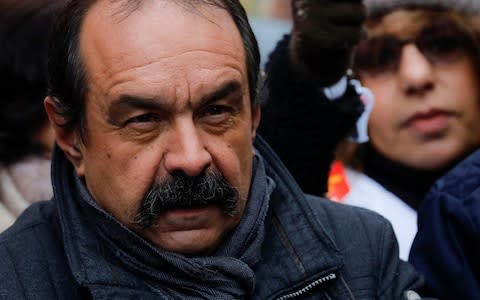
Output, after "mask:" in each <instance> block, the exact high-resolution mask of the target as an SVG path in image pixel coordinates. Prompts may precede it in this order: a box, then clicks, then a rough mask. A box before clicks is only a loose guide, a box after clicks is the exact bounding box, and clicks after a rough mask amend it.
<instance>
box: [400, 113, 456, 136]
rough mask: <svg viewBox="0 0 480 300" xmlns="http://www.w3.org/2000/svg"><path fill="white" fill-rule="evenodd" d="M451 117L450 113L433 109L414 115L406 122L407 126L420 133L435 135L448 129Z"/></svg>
mask: <svg viewBox="0 0 480 300" xmlns="http://www.w3.org/2000/svg"><path fill="white" fill-rule="evenodd" d="M451 116H452V114H451V113H450V112H447V111H444V110H438V109H432V110H429V111H426V112H419V113H416V114H414V115H413V116H412V117H410V118H409V119H408V120H407V121H406V122H405V125H406V127H407V128H410V129H412V130H414V131H415V132H418V133H422V134H435V133H440V132H442V131H444V130H445V129H446V128H447V127H448V121H449V119H450V117H451Z"/></svg>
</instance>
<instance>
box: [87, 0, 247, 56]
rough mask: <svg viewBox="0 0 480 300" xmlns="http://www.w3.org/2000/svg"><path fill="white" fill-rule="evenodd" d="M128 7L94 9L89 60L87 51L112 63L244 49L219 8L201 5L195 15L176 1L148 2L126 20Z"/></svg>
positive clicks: (110, 4) (105, 4) (104, 0)
mask: <svg viewBox="0 0 480 300" xmlns="http://www.w3.org/2000/svg"><path fill="white" fill-rule="evenodd" d="M125 1H126V0H125ZM122 5H125V2H124V1H112V0H100V1H98V2H97V3H95V4H94V5H93V6H92V7H91V9H90V10H89V12H88V13H87V15H86V16H85V20H84V22H83V24H82V30H81V34H80V49H81V52H82V53H83V54H84V55H85V54H86V53H87V52H88V51H85V50H86V48H90V50H92V49H94V50H95V52H98V53H97V55H98V56H102V55H104V57H98V58H97V59H99V60H100V59H101V60H108V59H110V58H112V57H117V59H122V58H126V57H128V56H131V55H135V56H138V57H141V56H142V53H145V57H146V56H147V54H146V52H149V54H152V53H155V54H158V55H159V56H162V55H165V56H168V55H169V54H170V53H178V52H181V51H183V50H185V51H188V50H191V49H194V48H197V50H200V51H203V50H206V51H208V50H209V49H212V48H216V49H223V50H221V51H231V50H232V47H237V48H238V46H239V45H243V43H242V41H241V36H240V33H239V32H238V29H237V27H236V26H235V23H234V22H233V19H232V18H231V16H230V15H229V14H228V12H227V11H226V10H225V9H221V8H219V7H217V6H212V5H197V7H196V8H195V10H194V11H192V10H191V9H189V7H185V6H184V5H179V4H177V2H176V1H163V0H160V1H150V0H146V1H142V4H139V6H137V7H136V8H135V10H133V11H130V12H129V13H128V14H126V11H125V10H123V11H122ZM123 9H124V8H123ZM130 9H131V8H130ZM235 33H236V34H235ZM100 52H101V53H100ZM235 52H240V53H241V52H243V51H242V49H235ZM89 53H92V51H89ZM237 55H238V54H237ZM93 59H95V58H93ZM99 62H100V61H99ZM115 63H118V62H115Z"/></svg>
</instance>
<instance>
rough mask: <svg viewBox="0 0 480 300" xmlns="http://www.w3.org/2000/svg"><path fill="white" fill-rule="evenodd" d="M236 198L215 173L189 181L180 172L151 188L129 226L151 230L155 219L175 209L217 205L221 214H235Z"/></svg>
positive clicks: (203, 174)
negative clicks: (135, 225) (132, 224)
mask: <svg viewBox="0 0 480 300" xmlns="http://www.w3.org/2000/svg"><path fill="white" fill-rule="evenodd" d="M238 200H239V194H238V191H237V189H236V188H235V187H233V186H232V185H231V184H230V183H229V182H228V181H227V180H226V179H225V177H224V176H223V175H222V174H221V173H219V172H204V173H202V174H200V175H198V176H195V177H190V176H188V175H186V174H185V173H183V172H177V173H175V174H173V176H172V178H171V179H169V180H168V181H165V182H162V183H157V184H154V185H153V186H152V187H151V188H150V189H149V191H148V192H147V193H146V195H145V197H144V198H143V200H142V204H141V206H140V208H139V210H138V212H137V214H136V215H135V218H134V220H133V222H134V223H135V224H137V225H139V226H140V227H142V228H149V227H152V226H153V224H154V221H155V218H157V217H158V215H159V214H160V213H162V212H164V211H167V210H169V209H175V208H177V209H178V208H193V207H199V206H205V205H211V204H214V205H218V206H220V207H221V208H222V210H223V213H224V214H226V215H230V216H233V215H235V214H236V213H237V210H236V209H237V202H238Z"/></svg>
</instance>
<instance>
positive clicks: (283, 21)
mask: <svg viewBox="0 0 480 300" xmlns="http://www.w3.org/2000/svg"><path fill="white" fill-rule="evenodd" d="M240 2H242V4H243V5H244V7H245V9H246V10H247V13H248V16H249V20H250V24H251V25H252V28H253V31H254V32H255V35H256V37H257V40H258V44H259V46H260V53H261V56H262V61H261V62H262V66H263V65H264V64H265V62H266V60H267V57H268V54H269V53H270V52H271V51H272V50H273V49H274V47H275V44H276V43H277V42H278V41H279V40H280V38H281V37H282V36H283V35H284V34H286V33H288V32H289V31H290V28H291V14H290V0H241V1H240Z"/></svg>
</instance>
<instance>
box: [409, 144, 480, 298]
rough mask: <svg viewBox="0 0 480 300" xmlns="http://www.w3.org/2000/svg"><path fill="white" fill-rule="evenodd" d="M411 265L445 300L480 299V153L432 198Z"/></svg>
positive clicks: (452, 174) (434, 190) (424, 208)
mask: <svg viewBox="0 0 480 300" xmlns="http://www.w3.org/2000/svg"><path fill="white" fill-rule="evenodd" d="M409 260H410V261H411V262H412V263H413V264H414V265H415V267H416V268H417V269H418V270H419V271H420V272H422V273H423V274H424V275H425V279H426V283H427V284H428V286H429V287H430V288H431V289H432V291H433V292H434V294H436V295H437V296H438V297H439V298H440V299H480V150H478V151H476V152H474V153H473V154H471V155H470V156H469V157H467V158H466V159H465V160H464V161H462V162H461V163H460V164H458V165H457V166H456V167H455V168H454V169H452V170H451V171H450V172H449V173H447V174H446V175H445V176H444V177H442V178H441V179H440V180H438V181H437V183H436V184H435V185H434V186H433V188H432V190H431V191H430V192H429V193H428V194H427V197H426V198H425V201H424V203H423V204H422V205H421V206H420V209H419V211H418V233H417V236H416V237H415V240H414V242H413V245H412V250H411V251H410V257H409Z"/></svg>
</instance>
